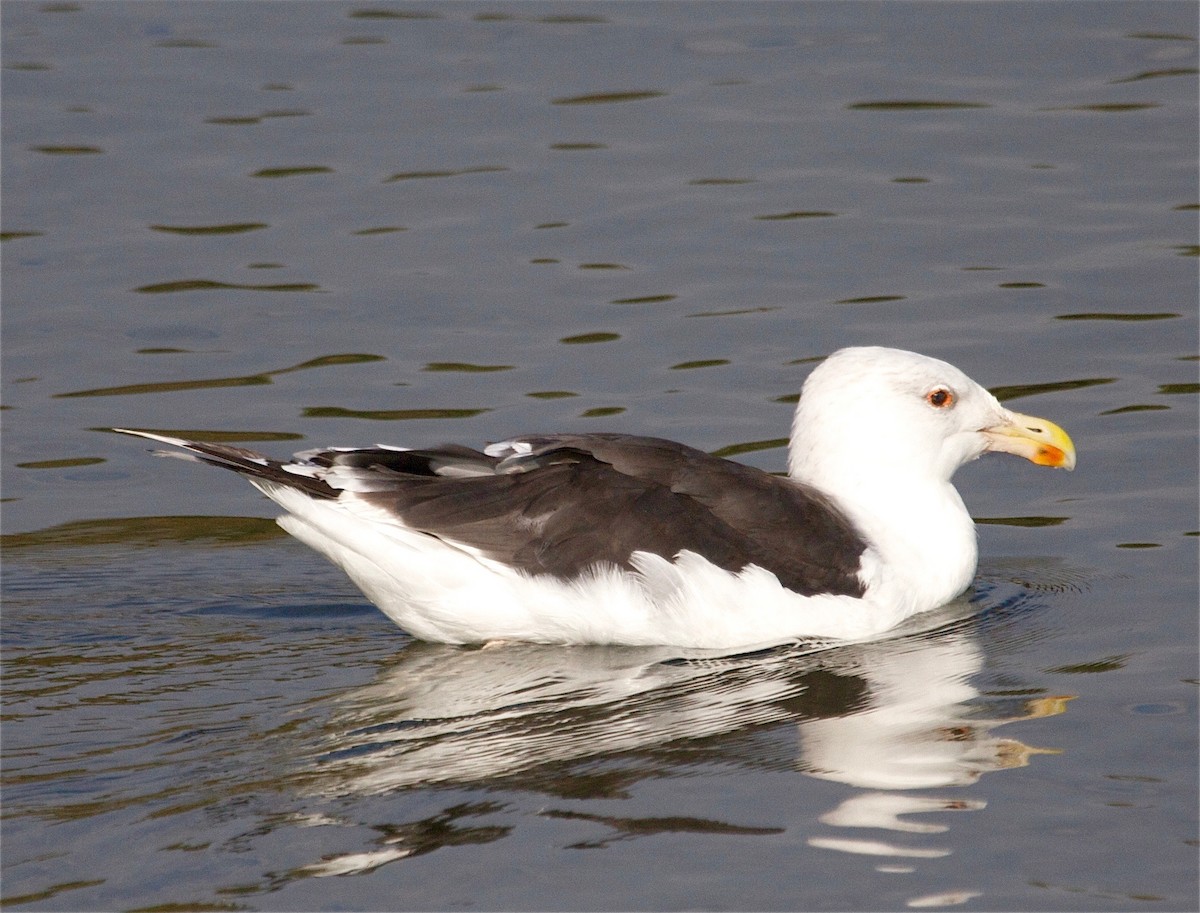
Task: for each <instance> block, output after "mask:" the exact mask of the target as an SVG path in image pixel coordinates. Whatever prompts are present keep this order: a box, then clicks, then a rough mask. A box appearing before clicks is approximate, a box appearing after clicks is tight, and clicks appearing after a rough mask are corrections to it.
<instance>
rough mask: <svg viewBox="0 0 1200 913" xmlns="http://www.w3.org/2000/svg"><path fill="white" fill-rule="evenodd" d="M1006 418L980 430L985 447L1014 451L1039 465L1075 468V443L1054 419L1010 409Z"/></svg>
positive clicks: (1008, 451) (1001, 451)
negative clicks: (1005, 420)
mask: <svg viewBox="0 0 1200 913" xmlns="http://www.w3.org/2000/svg"><path fill="white" fill-rule="evenodd" d="M1009 419H1010V420H1009V421H1007V422H1003V423H1001V424H999V425H994V426H993V427H991V428H985V429H984V430H983V436H984V437H985V438H987V440H988V450H994V451H997V452H999V453H1015V454H1016V455H1017V456H1021V457H1025V459H1027V460H1029V461H1030V462H1031V463H1037V464H1038V465H1039V466H1053V467H1055V468H1056V469H1068V470H1069V469H1074V468H1075V444H1074V443H1072V441H1071V437H1070V435H1068V434H1067V432H1065V431H1063V430H1062V428H1060V427H1058V425H1056V424H1054V422H1050V421H1047V420H1046V419H1044V418H1037V417H1036V416H1033V415H1022V414H1021V413H1019V412H1010V413H1009Z"/></svg>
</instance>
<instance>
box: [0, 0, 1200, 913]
mask: <svg viewBox="0 0 1200 913" xmlns="http://www.w3.org/2000/svg"><path fill="white" fill-rule="evenodd" d="M0 13H2V16H3V22H2V26H3V28H2V37H3V86H2V88H3V109H2V116H3V203H4V209H3V235H2V237H3V245H2V252H3V406H4V409H5V411H4V413H3V419H4V425H5V428H4V437H3V446H4V458H3V489H4V491H3V495H4V504H3V521H4V532H5V537H4V554H3V558H4V574H3V596H4V605H3V627H2V634H3V663H4V664H3V709H4V717H3V733H2V734H3V742H2V745H3V805H2V815H3V818H2V826H3V846H2V853H3V858H2V862H3V901H4V904H5V907H6V908H7V909H13V910H50V909H91V910H108V909H113V910H135V909H150V910H177V909H201V910H205V909H207V910H242V909H245V910H276V909H279V910H283V909H454V908H464V907H470V908H474V909H680V908H708V909H842V910H845V909H871V910H875V909H904V908H909V907H914V908H924V907H933V908H946V907H959V908H962V909H971V910H992V909H1010V910H1027V909H1046V910H1059V909H1061V910H1101V909H1103V910H1143V909H1144V910H1180V909H1195V907H1194V904H1195V902H1196V896H1197V862H1196V859H1197V845H1198V842H1197V703H1196V686H1197V681H1198V672H1197V610H1196V599H1197V560H1196V559H1197V538H1196V536H1197V526H1198V523H1197V516H1196V509H1197V490H1196V486H1197V398H1196V394H1197V387H1198V385H1197V364H1198V362H1197V304H1196V300H1197V258H1196V254H1197V246H1196V240H1197V211H1198V202H1197V201H1198V197H1200V194H1198V189H1197V177H1196V159H1197V141H1196V123H1197V112H1196V96H1197V78H1196V74H1197V69H1196V50H1197V40H1196V38H1197V35H1196V31H1197V30H1196V11H1195V5H1194V4H1190V3H1173V2H1162V3H1053V2H1047V3H1028V4H1026V3H1005V4H971V5H966V4H936V5H932V4H915V3H914V4H909V3H890V4H868V3H837V4H833V3H770V4H759V3H753V2H744V3H676V4H662V3H654V4H649V3H621V4H616V3H613V4H604V3H600V4H596V3H588V2H577V3H569V4H568V3H557V4H541V3H510V2H498V3H474V2H463V3H453V4H452V3H425V4H407V3H401V4H389V3H362V4H360V3H305V4H300V3H289V4H269V3H237V4H233V3H222V4H216V3H194V2H172V3H150V2H146V3H123V2H105V3H100V2H51V0H46V2H6V3H5V4H4V5H3V8H2V11H0ZM856 343H880V344H887V345H894V346H900V347H905V348H914V349H918V350H921V351H924V352H927V353H929V354H932V355H936V356H939V357H943V358H946V359H948V360H949V361H952V362H954V363H955V364H958V365H959V366H961V367H962V368H964V369H965V370H966V371H968V372H969V373H970V374H972V375H973V376H974V377H975V378H976V379H978V380H979V381H981V382H982V383H984V384H986V385H987V386H989V387H990V388H992V389H993V390H994V391H995V392H996V393H997V394H998V395H999V396H1000V397H1001V398H1002V399H1004V400H1006V401H1007V402H1010V403H1013V404H1014V405H1016V406H1017V407H1018V408H1019V409H1021V411H1024V412H1032V413H1035V414H1041V415H1046V416H1048V417H1051V418H1053V419H1054V420H1056V421H1058V422H1060V423H1061V424H1063V425H1064V426H1065V427H1067V428H1068V429H1069V430H1070V431H1071V433H1072V434H1073V436H1074V437H1075V440H1076V443H1077V444H1078V448H1079V454H1080V458H1079V468H1078V469H1077V470H1076V472H1075V473H1073V474H1071V475H1067V474H1064V473H1054V472H1049V471H1044V470H1039V469H1037V468H1035V467H1032V466H1030V465H1028V464H1026V463H1024V462H1021V461H1017V460H1011V459H1004V458H993V459H987V460H983V461H981V462H980V463H978V464H974V465H972V466H970V467H967V468H966V469H964V470H963V471H962V473H961V474H960V476H959V485H960V488H961V490H962V491H963V494H964V497H965V499H966V501H967V504H968V506H969V507H970V509H971V511H972V513H973V515H974V516H975V517H976V518H977V520H979V521H980V543H981V556H982V559H981V567H980V573H979V578H978V580H977V582H976V585H975V587H974V588H973V589H972V591H971V592H969V593H968V594H967V595H966V596H965V597H964V598H963V599H962V600H960V601H959V602H958V603H956V604H954V605H951V606H948V607H946V609H944V610H941V611H939V612H937V613H932V615H931V616H930V617H927V618H922V619H919V620H918V623H917V624H915V625H913V626H910V627H909V628H907V629H905V630H901V631H897V632H895V634H894V636H892V637H889V638H887V639H885V640H882V641H881V642H878V643H873V644H862V645H854V646H846V645H842V646H837V647H832V648H825V649H818V648H817V647H813V646H804V645H798V646H793V647H782V648H778V649H775V650H770V651H764V652H759V653H752V654H746V655H737V656H712V655H693V654H686V653H683V652H681V651H678V650H675V651H673V650H665V649H664V650H634V649H618V648H607V649H606V648H587V649H564V648H548V647H533V646H520V645H508V646H504V647H496V648H487V649H463V648H451V647H444V646H437V645H428V644H421V643H417V642H415V641H413V640H411V639H409V638H408V637H407V636H406V635H405V634H403V633H402V632H401V631H400V630H398V629H397V628H395V627H394V626H393V625H392V624H391V623H390V622H388V621H387V620H386V619H385V618H384V617H383V616H382V615H381V614H380V613H379V612H378V611H377V610H375V609H374V608H373V607H371V606H370V605H369V604H367V603H366V602H365V601H364V600H363V599H362V597H361V596H359V595H358V593H357V592H356V591H355V590H354V589H353V588H352V587H351V585H350V584H349V583H348V582H347V581H346V580H345V579H344V578H343V577H342V576H341V574H340V573H339V572H338V571H336V570H335V569H333V568H332V567H329V566H327V565H325V564H324V563H323V562H322V561H321V559H320V558H319V557H317V556H316V555H315V554H312V553H310V552H309V551H307V550H306V549H305V548H304V547H303V546H301V545H300V544H298V543H296V542H293V541H292V540H290V539H288V538H287V537H286V536H284V535H283V534H282V533H281V532H280V531H279V530H278V529H277V528H276V527H275V526H274V524H272V523H271V522H270V519H269V518H270V517H271V516H273V513H272V510H271V509H270V506H269V504H268V503H267V502H265V501H264V500H263V499H261V498H259V497H257V496H256V495H255V494H254V493H253V492H252V491H251V490H250V489H249V488H248V487H247V486H245V485H244V484H242V483H240V482H239V481H238V480H237V479H235V478H232V477H225V476H224V475H222V474H218V473H214V472H206V471H204V470H202V469H200V468H199V467H195V466H187V465H184V464H181V463H178V462H176V461H170V460H154V459H151V458H150V457H149V456H148V455H147V454H146V452H145V448H144V447H143V446H141V444H140V443H139V442H135V441H131V440H129V439H125V438H119V437H117V436H116V435H113V434H111V433H108V432H107V430H106V429H109V428H111V427H113V426H133V427H141V428H155V429H161V430H166V431H169V432H178V433H184V434H189V435H199V436H203V437H207V438H209V439H214V440H224V441H235V442H243V443H245V444H246V445H247V446H251V447H255V448H259V449H263V450H267V451H270V452H272V453H276V454H286V453H289V452H291V451H292V450H297V449H303V448H305V447H311V446H317V445H319V444H329V443H347V444H348V443H374V442H376V441H383V442H389V443H403V444H409V445H421V444H433V443H438V442H441V441H447V440H458V441H462V442H465V443H474V444H479V443H482V442H485V441H488V440H495V439H497V438H500V437H503V436H505V435H508V434H510V433H515V432H523V431H537V430H554V431H566V430H575V429H578V430H608V429H618V430H625V431H632V432H638V433H651V434H658V435H664V436H669V437H674V438H678V439H681V440H685V441H687V442H689V443H691V444H694V445H696V446H700V447H703V448H705V449H708V450H711V451H718V452H721V453H723V454H726V455H731V456H734V457H735V458H737V459H741V460H744V461H746V462H749V463H752V464H754V465H757V466H760V467H762V468H766V469H771V470H778V469H781V468H782V466H783V462H784V451H783V449H782V446H783V440H782V439H783V437H784V436H785V435H786V433H787V427H788V423H789V420H790V412H791V408H792V404H793V403H794V401H795V394H796V392H797V391H798V390H799V388H800V384H801V383H802V381H803V378H804V377H805V375H806V373H807V371H808V370H809V368H810V366H811V364H812V363H813V362H814V361H815V360H817V359H819V358H820V357H821V356H823V355H825V354H828V353H829V352H830V351H832V350H833V349H835V348H838V347H840V346H842V345H846V344H856Z"/></svg>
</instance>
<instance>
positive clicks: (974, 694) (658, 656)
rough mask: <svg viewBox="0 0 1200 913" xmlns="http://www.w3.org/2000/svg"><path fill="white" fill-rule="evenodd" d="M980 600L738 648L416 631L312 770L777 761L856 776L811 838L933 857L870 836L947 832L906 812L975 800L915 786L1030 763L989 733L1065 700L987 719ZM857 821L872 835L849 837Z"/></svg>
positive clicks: (548, 777)
mask: <svg viewBox="0 0 1200 913" xmlns="http://www.w3.org/2000/svg"><path fill="white" fill-rule="evenodd" d="M977 611H978V607H977V606H971V605H969V604H967V603H965V602H960V603H956V604H952V605H951V606H949V607H947V608H946V609H944V610H941V611H939V612H938V613H931V614H930V615H929V616H927V617H926V618H925V619H924V621H923V623H921V624H920V625H919V626H918V625H914V624H910V625H909V626H908V627H907V628H905V629H903V630H900V631H899V632H897V633H896V634H895V635H894V636H892V637H890V638H888V639H887V640H884V641H875V642H870V643H855V644H839V645H836V646H835V645H829V644H794V645H789V646H785V647H776V648H772V649H767V650H762V651H757V652H752V653H741V654H737V655H717V654H713V653H702V652H687V651H680V650H678V649H671V648H631V647H576V648H563V647H557V646H555V647H546V646H538V645H533V644H498V645H494V646H489V647H483V648H477V649H466V648H462V647H450V646H443V645H434V644H422V643H413V644H411V645H410V646H408V647H407V648H405V649H404V650H403V651H401V652H400V653H399V654H398V655H397V656H396V657H395V659H394V660H393V661H392V663H391V664H390V666H388V667H387V668H386V669H385V670H384V671H383V672H382V674H381V675H380V676H379V677H378V679H377V680H376V681H374V682H373V683H371V684H369V685H367V686H365V687H362V688H359V689H356V690H354V691H351V692H348V693H346V694H344V695H343V696H342V698H341V699H340V702H339V704H338V705H337V706H336V708H335V710H334V712H333V713H332V714H331V717H330V718H329V720H328V721H327V723H326V731H325V740H324V743H323V746H322V747H323V751H322V753H321V755H320V756H319V758H317V759H316V761H317V763H316V764H314V765H313V768H314V769H313V771H311V773H313V774H314V780H313V781H310V782H313V783H314V785H315V786H316V788H317V790H318V791H319V792H321V793H324V794H326V795H371V794H379V793H384V792H388V791H393V790H398V789H404V788H411V787H428V786H431V785H437V784H459V785H466V784H476V785H478V784H485V783H486V784H487V785H489V786H502V787H503V788H507V789H522V790H535V791H540V792H544V793H547V794H551V795H557V796H572V797H576V798H596V797H604V796H615V795H622V794H623V790H624V789H625V788H626V787H628V786H629V785H630V784H631V783H632V782H636V781H637V780H640V779H642V778H644V777H647V776H651V775H654V774H661V773H669V772H670V771H671V770H672V769H674V768H676V767H678V766H679V765H681V764H685V763H692V762H704V761H707V762H720V763H733V764H735V765H739V766H743V767H759V768H768V769H773V770H781V769H790V770H795V771H798V772H801V773H803V774H806V775H808V776H812V777H816V778H820V779H823V780H830V781H836V782H839V783H843V784H847V785H849V786H852V787H855V791H854V793H853V794H852V795H851V796H849V797H848V798H846V799H845V800H844V801H842V802H841V803H840V804H839V805H837V806H836V807H835V808H833V809H831V810H830V811H829V812H827V813H825V814H824V815H822V816H821V817H820V822H821V824H822V825H824V826H827V827H828V828H829V829H830V830H829V831H828V833H827V834H823V835H820V836H814V837H811V838H810V839H809V841H808V842H809V844H810V845H811V846H813V847H816V848H821V849H829V850H838V851H842V852H850V853H860V854H866V855H872V856H893V857H911V858H931V857H935V856H940V855H946V854H948V853H949V852H950V850H949V848H939V847H929V846H922V847H911V848H905V847H904V846H901V845H900V844H898V843H896V842H895V841H891V840H880V839H879V836H878V831H880V830H883V831H886V832H890V833H891V834H894V835H896V836H897V837H898V838H899V837H902V835H904V834H937V833H940V832H943V831H945V830H946V826H945V825H942V824H934V823H926V822H917V821H913V820H911V818H910V817H909V816H912V815H918V814H923V813H931V812H939V813H940V812H945V811H973V810H978V809H981V808H983V807H984V804H985V803H984V802H983V801H982V800H977V799H964V798H961V797H957V798H949V799H948V798H941V797H937V796H931V795H928V794H923V795H914V794H913V792H912V791H918V790H930V789H939V788H953V787H963V786H967V785H970V784H972V783H974V782H975V781H976V780H977V779H978V778H979V777H980V776H982V775H983V774H985V773H988V772H990V771H996V770H1002V769H1005V768H1011V767H1016V766H1020V765H1023V764H1026V763H1028V759H1029V757H1030V755H1032V754H1035V753H1038V752H1040V751H1043V750H1042V749H1035V748H1031V747H1029V746H1027V745H1024V744H1023V743H1021V742H1018V741H1016V740H1014V739H1007V738H1002V737H1000V736H998V735H996V732H995V731H996V730H997V729H998V728H999V727H1000V726H1001V725H1003V724H1004V723H1006V722H1009V721H1011V720H1014V719H1032V718H1036V717H1041V716H1048V715H1052V714H1055V713H1060V712H1062V711H1063V709H1064V707H1065V704H1066V701H1067V700H1069V698H1067V697H1044V698H1039V699H1037V700H1032V701H1025V702H1023V703H1020V704H1014V705H1012V707H1011V711H1010V712H1006V713H1005V714H1001V715H986V711H987V709H988V708H989V707H994V706H995V705H996V704H995V701H993V700H985V699H983V698H982V697H981V695H980V693H979V692H978V691H977V690H976V688H975V687H974V686H973V684H972V680H973V678H974V677H976V675H977V673H979V672H980V670H981V669H982V667H983V660H984V655H983V652H982V650H981V649H980V647H979V645H978V643H977V640H976V637H975V635H974V633H973V632H974V631H975V628H976V625H975V624H974V619H973V618H972V615H973V614H974V613H977ZM1007 709H1008V708H1006V710H1007ZM618 760H619V761H620V763H610V764H604V763H601V762H605V761H613V762H615V761H618ZM715 824H720V823H719V822H716V823H715ZM703 825H704V822H699V823H696V822H693V824H692V826H693V827H702V826H703ZM614 826H615V825H614ZM864 828H866V829H872V830H873V831H874V833H873V834H872V835H871V839H869V840H867V839H859V838H858V837H857V836H855V834H856V833H862V831H861V829H864ZM881 868H883V867H882V866H881Z"/></svg>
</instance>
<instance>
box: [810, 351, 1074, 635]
mask: <svg viewBox="0 0 1200 913" xmlns="http://www.w3.org/2000/svg"><path fill="white" fill-rule="evenodd" d="M989 450H995V451H1002V452H1007V453H1015V454H1018V455H1019V456H1023V457H1025V458H1026V459H1028V460H1031V461H1032V462H1034V463H1038V464H1041V465H1044V466H1061V467H1063V468H1065V469H1071V468H1073V467H1074V465H1075V448H1074V446H1073V445H1072V443H1071V439H1070V438H1069V437H1067V433H1066V432H1065V431H1063V430H1062V429H1061V428H1059V427H1058V426H1057V425H1055V424H1053V423H1052V422H1048V421H1045V420H1044V419H1039V418H1033V417H1031V416H1027V415H1020V414H1019V413H1016V412H1011V411H1009V410H1008V409H1005V408H1004V407H1003V406H1002V405H1000V403H999V401H998V400H997V399H996V398H995V397H994V396H992V394H990V393H989V392H988V391H987V390H985V389H984V388H983V387H981V386H980V385H979V384H977V383H975V381H973V380H971V378H969V377H967V375H965V374H963V372H962V371H960V370H958V369H957V368H955V367H954V366H953V365H949V364H946V362H944V361H938V360H937V359H936V358H927V357H926V356H924V355H918V354H916V353H915V352H904V351H900V350H898V349H884V348H875V347H872V348H853V349H842V350H841V351H838V352H835V353H834V354H833V355H831V356H829V358H827V359H826V360H825V361H824V362H823V363H822V364H821V365H820V366H819V367H817V368H816V370H814V371H813V372H812V374H811V375H809V378H808V380H807V381H806V382H805V384H804V388H803V390H802V391H801V394H800V403H799V405H798V406H797V407H796V418H795V422H794V424H793V426H792V442H791V450H790V453H789V458H788V469H789V473H790V475H791V476H792V478H794V479H796V480H797V481H800V482H804V483H807V484H809V485H812V486H814V487H816V488H818V489H820V490H821V491H823V492H824V493H825V494H826V495H828V496H830V497H831V498H833V500H834V501H836V502H837V503H838V504H839V505H840V506H841V507H842V509H843V510H845V511H846V512H847V513H848V515H849V516H850V518H851V519H852V520H853V521H854V522H855V523H856V524H857V525H858V526H859V528H860V529H861V530H862V531H863V533H864V534H865V535H866V536H867V539H868V541H869V542H870V543H871V548H869V549H868V551H867V553H865V554H864V556H863V559H862V567H861V568H860V570H859V576H860V578H862V579H863V580H864V582H865V583H867V584H868V586H873V587H874V588H875V590H874V592H876V594H877V596H878V602H879V605H880V606H883V607H886V608H887V609H888V610H890V611H893V612H896V613H897V620H898V619H899V618H900V617H905V616H906V615H907V614H911V613H912V612H916V611H924V610H925V609H930V608H933V607H934V606H938V605H941V604H943V603H944V602H946V601H947V600H948V599H951V598H953V597H954V596H955V595H956V594H958V593H960V592H962V590H963V588H964V587H966V586H967V585H968V584H969V583H970V581H971V577H972V576H973V575H974V573H975V561H976V543H975V526H974V524H973V523H972V522H971V515H970V514H969V513H968V512H967V509H966V507H965V506H964V505H963V502H962V498H960V497H959V495H958V492H957V491H956V490H955V489H954V486H953V485H952V484H951V483H950V479H951V477H952V476H953V475H954V472H955V470H957V469H958V467H959V466H961V465H962V464H963V463H966V462H968V461H970V460H973V459H975V458H977V457H979V456H981V455H983V454H984V453H986V452H987V451H989Z"/></svg>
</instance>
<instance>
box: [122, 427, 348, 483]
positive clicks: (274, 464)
mask: <svg viewBox="0 0 1200 913" xmlns="http://www.w3.org/2000/svg"><path fill="white" fill-rule="evenodd" d="M112 430H113V431H116V432H119V433H120V434H129V435H133V436H134V437H141V438H146V439H147V440H150V441H157V442H158V443H160V444H169V445H171V446H172V447H178V448H180V449H181V450H183V451H186V452H184V453H179V452H178V451H174V450H155V451H153V452H154V454H155V456H168V457H176V458H178V459H183V460H192V461H193V462H196V463H207V464H208V465H210V466H218V467H220V468H221V469H230V470H232V471H234V472H236V473H239V474H241V475H244V476H249V477H250V478H252V479H264V480H266V481H269V482H276V483H278V484H281V485H286V486H288V487H289V488H295V489H298V490H300V491H303V492H304V493H306V494H309V495H312V496H314V497H318V498H336V497H337V496H338V491H337V489H335V488H333V487H331V486H330V485H328V484H327V483H325V482H324V481H322V480H321V479H318V478H314V477H313V476H311V475H302V474H299V473H296V472H289V471H288V469H287V468H286V466H285V465H284V464H283V463H281V462H280V461H279V460H273V459H271V458H270V457H267V456H264V455H263V454H261V453H258V452H257V451H254V450H248V449H246V448H245V447H233V446H231V445H229V444H216V443H212V442H209V441H189V440H186V439H185V438H178V437H170V436H168V435H165V434H155V433H154V432H151V431H138V430H135V429H133V428H113V429H112Z"/></svg>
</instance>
